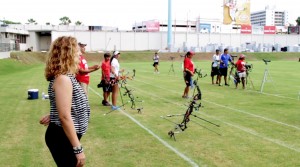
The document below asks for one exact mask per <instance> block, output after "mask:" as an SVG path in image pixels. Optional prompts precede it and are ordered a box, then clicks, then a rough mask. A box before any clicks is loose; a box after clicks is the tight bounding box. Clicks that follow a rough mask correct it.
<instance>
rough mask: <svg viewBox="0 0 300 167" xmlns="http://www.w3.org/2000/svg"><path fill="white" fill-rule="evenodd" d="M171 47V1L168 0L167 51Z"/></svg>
mask: <svg viewBox="0 0 300 167" xmlns="http://www.w3.org/2000/svg"><path fill="white" fill-rule="evenodd" d="M171 47H172V0H168V50H169V52H170V51H171Z"/></svg>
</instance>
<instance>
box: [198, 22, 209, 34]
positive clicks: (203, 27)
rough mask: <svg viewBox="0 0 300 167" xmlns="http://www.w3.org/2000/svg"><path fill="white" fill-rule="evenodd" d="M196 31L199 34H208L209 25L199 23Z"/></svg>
mask: <svg viewBox="0 0 300 167" xmlns="http://www.w3.org/2000/svg"><path fill="white" fill-rule="evenodd" d="M198 30H199V32H200V33H210V30H211V24H205V23H200V24H199V29H198Z"/></svg>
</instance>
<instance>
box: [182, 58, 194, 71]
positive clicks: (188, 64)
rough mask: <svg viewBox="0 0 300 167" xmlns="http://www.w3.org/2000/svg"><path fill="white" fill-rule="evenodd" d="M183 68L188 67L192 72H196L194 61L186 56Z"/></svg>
mask: <svg viewBox="0 0 300 167" xmlns="http://www.w3.org/2000/svg"><path fill="white" fill-rule="evenodd" d="M183 69H184V70H185V69H188V70H190V71H191V72H193V73H194V70H195V68H194V63H193V62H192V60H191V59H190V58H185V59H184V61H183Z"/></svg>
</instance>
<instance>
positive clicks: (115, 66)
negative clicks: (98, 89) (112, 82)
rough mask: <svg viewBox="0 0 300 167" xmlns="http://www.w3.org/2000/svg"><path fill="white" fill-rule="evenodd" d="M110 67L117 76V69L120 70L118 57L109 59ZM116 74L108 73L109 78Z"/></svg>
mask: <svg viewBox="0 0 300 167" xmlns="http://www.w3.org/2000/svg"><path fill="white" fill-rule="evenodd" d="M110 66H111V68H113V69H114V71H115V73H116V75H117V76H119V71H120V64H119V61H118V59H116V58H113V60H112V61H111V65H110ZM117 76H115V75H114V74H113V73H112V72H111V73H110V77H111V78H116V77H117Z"/></svg>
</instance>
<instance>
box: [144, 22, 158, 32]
mask: <svg viewBox="0 0 300 167" xmlns="http://www.w3.org/2000/svg"><path fill="white" fill-rule="evenodd" d="M159 26H160V24H159V22H158V21H147V22H146V31H147V32H158V31H159Z"/></svg>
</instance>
